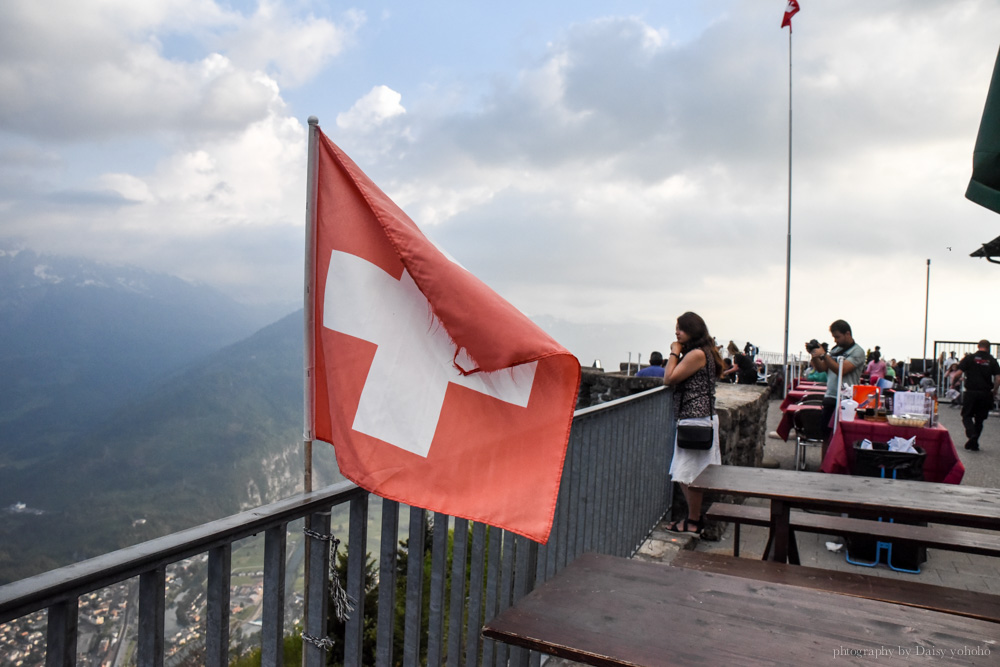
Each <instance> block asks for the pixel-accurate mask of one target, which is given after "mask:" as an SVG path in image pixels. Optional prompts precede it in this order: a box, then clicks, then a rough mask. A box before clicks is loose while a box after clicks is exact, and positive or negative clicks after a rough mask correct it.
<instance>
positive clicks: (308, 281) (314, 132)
mask: <svg viewBox="0 0 1000 667" xmlns="http://www.w3.org/2000/svg"><path fill="white" fill-rule="evenodd" d="M318 133H319V119H318V118H316V116H309V161H308V164H307V167H306V170H307V171H306V257H305V280H304V281H303V285H304V286H305V287H304V290H303V310H304V312H305V316H304V320H305V321H304V323H303V337H304V339H303V343H304V346H303V347H304V349H305V355H304V366H305V367H304V373H303V388H302V393H303V401H302V403H303V406H304V410H303V415H302V438H303V444H304V452H303V460H304V463H303V480H302V481H303V488H304V490H305V492H306V493H308V492H310V491H312V490H313V489H312V443H313V435H314V434H313V374H314V373H315V370H316V343H315V340H314V338H313V337H314V332H315V328H314V326H315V321H316V304H315V300H314V299H313V295H314V286H313V279H314V277H315V273H316V190H317V184H316V171H317V165H318V160H317V157H316V144H317V138H318Z"/></svg>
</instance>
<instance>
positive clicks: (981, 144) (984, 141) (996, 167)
mask: <svg viewBox="0 0 1000 667" xmlns="http://www.w3.org/2000/svg"><path fill="white" fill-rule="evenodd" d="M965 196H966V198H968V199H970V200H972V201H974V202H976V203H977V204H979V205H980V206H985V207H986V208H988V209H990V210H992V211H996V212H997V213H1000V53H998V54H997V63H996V65H995V66H994V67H993V79H992V80H991V81H990V90H989V92H988V93H987V94H986V107H985V108H984V109H983V120H982V121H981V122H980V124H979V135H978V136H976V148H975V150H974V151H973V152H972V179H971V180H970V181H969V188H968V189H967V190H966V191H965Z"/></svg>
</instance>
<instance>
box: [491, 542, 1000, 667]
mask: <svg viewBox="0 0 1000 667" xmlns="http://www.w3.org/2000/svg"><path fill="white" fill-rule="evenodd" d="M996 632H997V626H996V624H994V623H990V622H988V621H983V620H979V619H970V618H965V617H962V616H954V615H951V614H946V613H942V612H936V611H929V610H926V609H917V608H915V607H904V606H901V605H896V604H892V603H888V602H879V601H876V600H867V599H863V598H857V597H849V596H845V595H837V594H834V593H828V592H825V591H816V590H811V589H808V588H800V587H797V586H789V585H784V584H774V583H766V582H761V581H755V580H753V579H746V578H742V577H734V576H729V575H725V574H714V573H710V572H700V571H697V570H688V569H685V568H675V567H671V566H669V565H662V564H658V563H646V562H642V561H635V560H629V559H626V558H618V557H614V556H604V555H599V554H584V555H583V556H580V557H579V558H577V559H576V560H575V561H573V562H572V563H570V565H569V566H567V567H566V568H565V569H564V570H562V571H561V572H559V573H558V574H556V575H555V577H553V578H552V579H550V580H549V581H546V582H545V583H543V584H542V585H541V586H539V587H538V588H536V589H535V590H534V591H532V592H531V593H529V594H528V595H527V596H525V597H524V598H522V599H521V600H519V601H518V602H517V603H516V604H515V605H514V606H513V607H511V608H509V609H507V610H505V611H503V612H501V613H500V615H498V616H497V617H496V618H494V619H493V620H491V621H489V622H488V623H487V624H486V625H485V627H484V628H483V636H485V637H487V638H491V639H495V640H499V641H503V642H506V643H508V644H512V645H515V646H521V647H524V648H528V649H533V650H536V651H540V652H543V653H547V654H549V655H554V656H557V657H562V658H567V659H569V660H574V661H577V662H582V663H584V664H588V665H712V666H714V665H741V666H742V665H750V666H752V665H796V666H798V665H873V664H879V665H910V664H913V661H914V660H915V659H918V658H915V656H922V657H924V658H927V657H929V656H934V657H933V662H934V664H973V663H975V660H976V659H977V658H975V657H972V656H968V655H955V654H953V653H952V651H955V652H958V651H961V650H962V649H963V648H964V649H965V650H969V649H974V648H977V647H978V648H979V649H980V650H983V649H984V648H987V649H989V650H990V651H991V652H992V656H993V657H985V658H978V659H979V660H982V661H983V662H982V664H987V663H989V661H990V660H994V659H995V656H996V652H995V651H996V648H997V647H996V645H995V644H994V643H992V642H993V641H994V640H995V638H996ZM851 651H853V652H854V653H853V655H852V654H850V652H851ZM907 651H909V654H907V653H906V652H907ZM975 664H979V663H975Z"/></svg>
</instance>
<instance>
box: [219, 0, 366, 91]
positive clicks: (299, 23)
mask: <svg viewBox="0 0 1000 667" xmlns="http://www.w3.org/2000/svg"><path fill="white" fill-rule="evenodd" d="M365 21H366V17H365V14H364V12H362V11H359V10H348V11H346V12H345V13H344V16H343V20H342V22H341V23H340V24H339V25H338V24H336V23H334V22H332V21H329V20H327V19H324V18H318V17H315V16H306V17H303V18H299V17H296V16H295V15H294V14H293V13H292V11H291V8H290V7H289V6H288V5H287V4H285V3H281V2H276V1H275V0H260V3H259V5H258V6H257V11H256V12H254V13H253V15H251V16H250V17H248V18H246V19H241V20H240V21H238V25H237V26H236V29H235V30H234V31H233V32H232V33H230V34H227V35H225V36H224V37H222V38H221V39H220V43H221V44H222V45H223V46H224V48H225V50H226V52H227V53H228V54H229V55H230V56H231V57H232V58H233V59H234V60H236V61H237V62H239V63H240V64H241V65H242V66H244V67H248V68H252V69H259V70H265V71H271V70H273V72H274V76H275V78H276V79H277V80H278V82H279V83H280V84H281V85H282V86H284V87H295V86H301V85H302V84H304V83H306V82H307V81H310V80H311V79H312V78H313V77H315V76H316V74H318V73H319V72H320V70H322V68H323V67H324V66H325V65H327V64H328V63H329V62H330V60H331V59H333V58H334V57H335V56H337V55H338V54H340V53H341V52H342V51H343V50H344V49H345V48H346V47H347V46H348V45H349V44H351V42H352V41H353V39H354V33H355V32H356V31H357V30H358V29H359V28H360V27H361V26H363V25H364V24H365Z"/></svg>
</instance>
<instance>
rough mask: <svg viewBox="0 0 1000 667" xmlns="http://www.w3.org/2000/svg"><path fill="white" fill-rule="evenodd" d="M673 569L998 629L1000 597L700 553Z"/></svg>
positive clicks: (685, 554) (683, 556)
mask: <svg viewBox="0 0 1000 667" xmlns="http://www.w3.org/2000/svg"><path fill="white" fill-rule="evenodd" d="M671 565H673V566H674V567H684V568H688V569H692V570H700V571H702V572H714V573H716V574H728V575H732V576H738V577H745V578H748V579H755V580H758V581H766V582H768V583H774V584H787V585H791V586H798V587H802V588H809V589H812V590H817V591H826V592H829V593H837V594H839V595H849V596H852V597H861V598H867V599H869V600H880V601H882V602H892V603H895V604H901V605H906V606H909V607H920V608H921V609H931V610H933V611H941V612H945V613H948V614H955V615H958V616H967V617H969V618H977V619H980V620H984V621H991V622H993V623H1000V595H991V594H988V593H979V592H976V591H966V590H961V589H955V588H947V587H945V586H936V585H934V584H925V583H923V582H918V581H913V580H912V579H895V578H889V577H878V576H872V575H868V574H858V573H856V572H841V571H838V570H824V569H821V568H816V567H806V566H803V565H790V564H788V563H777V562H775V561H767V560H756V559H752V558H734V557H733V556H727V555H725V554H716V553H707V552H703V551H681V552H680V553H678V554H677V556H676V557H675V558H674V560H673V562H672V563H671Z"/></svg>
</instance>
